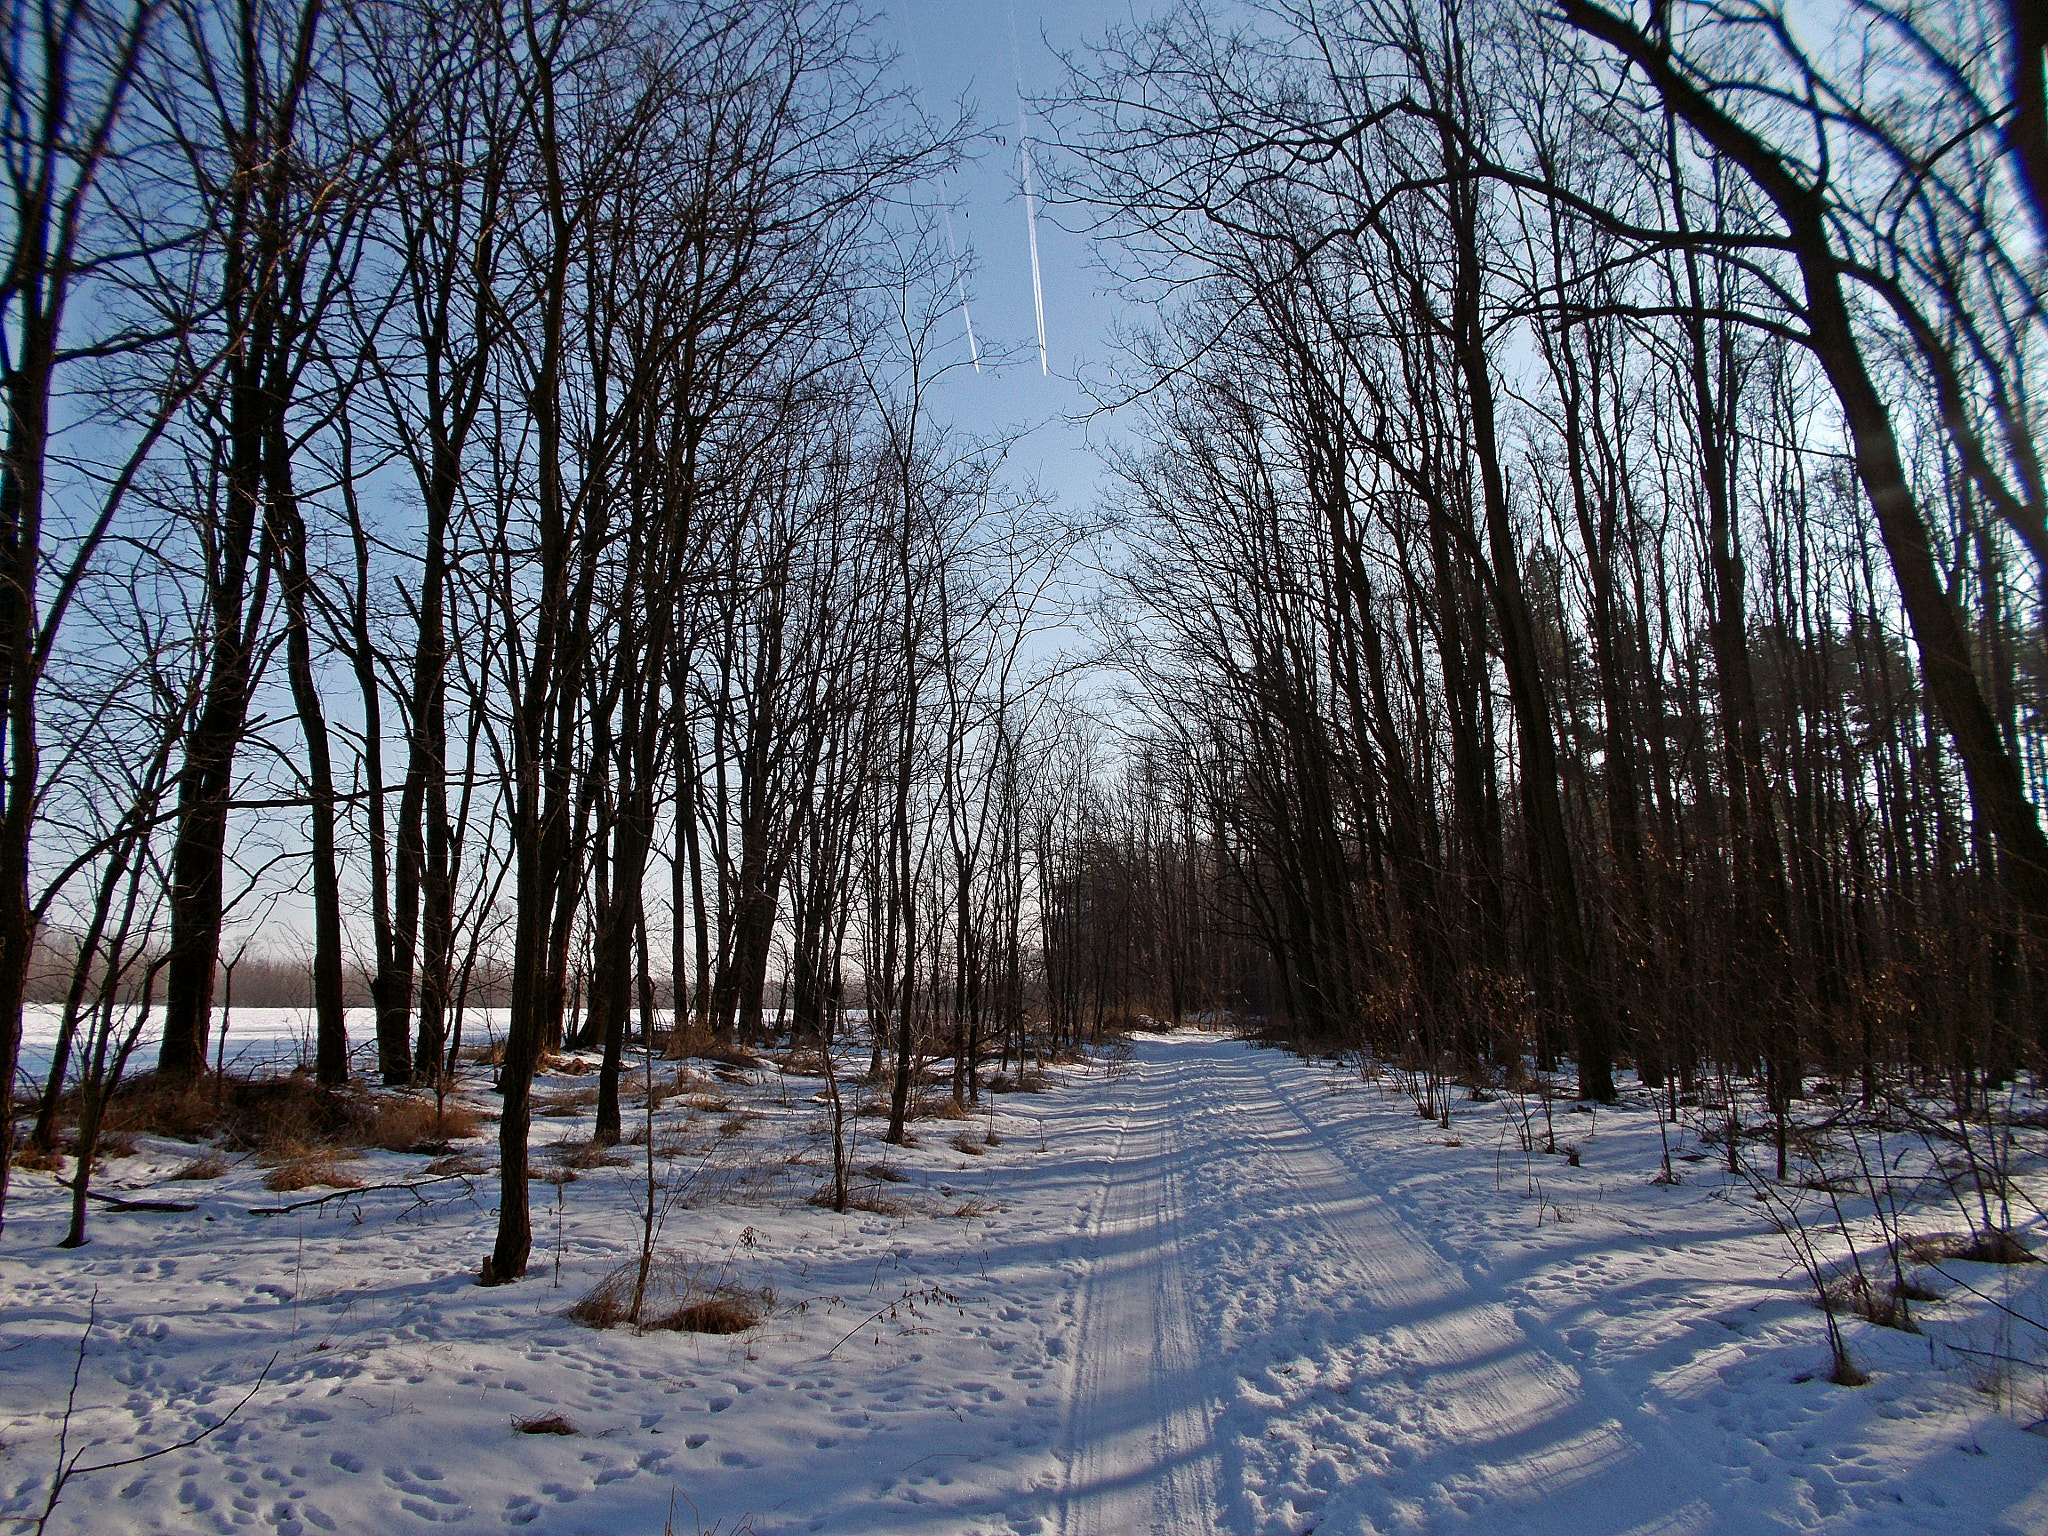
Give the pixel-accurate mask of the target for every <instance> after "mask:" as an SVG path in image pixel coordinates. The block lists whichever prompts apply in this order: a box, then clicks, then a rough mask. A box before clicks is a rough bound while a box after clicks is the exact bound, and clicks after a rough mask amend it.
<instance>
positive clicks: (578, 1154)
mask: <svg viewBox="0 0 2048 1536" xmlns="http://www.w3.org/2000/svg"><path fill="white" fill-rule="evenodd" d="M540 1155H541V1156H542V1157H543V1158H545V1159H547V1161H548V1162H549V1163H551V1164H553V1165H554V1166H555V1167H557V1168H562V1169H568V1170H572V1171H574V1172H578V1173H581V1172H584V1171H587V1170H588V1169H591V1168H624V1167H626V1166H627V1165H628V1164H629V1163H631V1162H632V1161H633V1159H632V1158H631V1157H630V1156H628V1155H627V1154H626V1153H624V1152H621V1151H620V1150H619V1149H618V1148H616V1147H600V1146H599V1145H598V1144H597V1143H596V1142H594V1141H558V1142H556V1143H555V1144H554V1145H553V1146H549V1147H542V1148H541V1149H540ZM564 1182H574V1181H573V1180H565V1181H564Z"/></svg>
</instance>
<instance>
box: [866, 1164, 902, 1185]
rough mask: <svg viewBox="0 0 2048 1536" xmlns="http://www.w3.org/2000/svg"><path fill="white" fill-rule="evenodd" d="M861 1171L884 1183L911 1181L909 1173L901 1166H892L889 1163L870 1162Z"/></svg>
mask: <svg viewBox="0 0 2048 1536" xmlns="http://www.w3.org/2000/svg"><path fill="white" fill-rule="evenodd" d="M861 1172H862V1173H864V1174H866V1175H867V1176H868V1177H869V1178H871V1179H876V1180H879V1181H880V1182H882V1183H884V1184H908V1183H909V1182H910V1175H909V1174H907V1173H905V1172H904V1171H903V1170H902V1169H901V1168H892V1167H890V1166H889V1165H888V1164H887V1163H869V1164H868V1165H867V1167H865V1168H863V1169H861Z"/></svg>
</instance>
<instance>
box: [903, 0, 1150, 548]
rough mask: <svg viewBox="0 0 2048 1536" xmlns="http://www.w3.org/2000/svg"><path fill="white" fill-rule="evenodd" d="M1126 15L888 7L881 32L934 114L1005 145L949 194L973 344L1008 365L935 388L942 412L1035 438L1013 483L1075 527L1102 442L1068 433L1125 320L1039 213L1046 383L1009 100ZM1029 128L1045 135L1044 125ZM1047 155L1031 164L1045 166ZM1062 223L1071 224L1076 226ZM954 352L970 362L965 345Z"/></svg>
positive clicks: (917, 0)
mask: <svg viewBox="0 0 2048 1536" xmlns="http://www.w3.org/2000/svg"><path fill="white" fill-rule="evenodd" d="M1131 15H1132V12H1131V11H1130V10H1129V9H1128V8H1127V7H1103V6H1101V5H1090V4H1077V3H1071V0H1066V3H1060V4H1055V5H1031V6H1026V5H1024V4H1018V5H1016V6H1015V7H1014V8H1013V7H1012V6H1011V5H1010V4H1008V3H1006V0H965V3H947V0H888V3H887V5H886V9H885V12H884V15H883V19H882V24H881V33H882V35H883V36H884V37H885V38H889V39H891V40H893V41H894V42H895V43H896V45H897V46H898V47H899V48H901V49H902V50H903V68H904V72H905V74H906V75H908V76H909V77H910V78H911V79H913V80H915V81H918V82H920V84H921V89H922V91H923V94H924V98H925V102H926V105H927V106H928V107H930V108H932V109H934V110H937V109H939V108H941V107H942V106H944V105H945V104H946V103H948V102H951V101H955V100H958V99H961V98H963V97H964V98H965V99H966V100H967V102H968V103H969V105H970V106H972V107H974V108H976V109H977V110H978V112H979V115H980V117H981V119H982V120H983V121H984V122H985V123H987V124H989V125H990V126H991V127H993V128H994V129H995V130H996V131H997V132H999V133H1000V134H1001V135H1002V140H1003V142H1002V143H1000V144H992V145H990V146H989V147H988V149H987V150H986V152H985V153H984V154H983V155H982V157H981V159H980V160H979V162H978V163H976V164H974V165H971V166H969V167H968V168H967V169H966V170H965V171H963V172H962V173H961V174H960V175H959V176H957V177H956V178H955V179H954V181H953V183H952V185H951V186H950V188H949V192H950V194H951V196H952V198H953V200H954V202H955V204H956V211H955V213H954V216H953V229H954V234H955V237H956V238H957V239H958V241H959V242H960V245H961V247H962V250H963V253H964V252H966V251H970V250H971V252H972V254H973V260H974V264H975V271H974V274H973V276H972V278H971V287H970V290H969V300H970V308H971V310H972V313H973V316H974V327H975V331H976V333H977V335H978V336H980V337H981V338H982V339H983V340H984V342H985V343H990V342H1000V343H1003V344H1005V345H1006V346H1007V348H1008V350H1009V351H1010V353H1011V354H1012V360H1011V361H1010V363H1009V364H1008V365H1007V366H1006V367H1004V368H1003V369H1001V370H1000V371H996V370H993V369H987V370H984V371H983V372H981V373H980V374H978V375H977V374H976V373H974V372H973V371H972V370H969V369H961V370H956V371H955V372H953V373H952V374H950V375H949V376H948V378H947V379H946V381H945V383H944V384H943V385H942V396H941V399H940V402H939V404H940V406H941V409H942V410H943V411H944V413H945V414H946V415H948V416H949V417H951V419H953V420H954V421H955V422H956V423H958V424H959V425H960V426H961V427H963V428H965V429H968V430H970V431H976V430H988V429H994V428H1002V427H1013V426H1024V425H1034V424H1035V429H1034V430H1033V431H1031V432H1030V434H1029V435H1028V436H1027V437H1025V438H1024V439H1023V440H1022V441H1021V442H1020V443H1019V444H1018V445H1017V448H1016V450H1015V453H1014V455H1013V458H1012V461H1011V470H1012V475H1013V478H1026V477H1028V478H1032V479H1035V480H1036V481H1037V482H1038V483H1039V484H1040V486H1041V487H1042V488H1043V489H1045V490H1047V491H1049V492H1051V493H1053V494H1054V495H1056V496H1057V498H1058V500H1059V502H1060V504H1061V506H1062V507H1063V508H1064V509H1065V510H1066V511H1068V512H1071V513H1083V514H1085V513H1086V512H1087V511H1088V510H1089V507H1090V503H1091V502H1092V500H1093V498H1094V491H1095V485H1096V481H1097V477H1098V474H1099V463H1098V460H1097V459H1096V457H1095V455H1094V453H1093V451H1092V450H1091V448H1090V446H1089V445H1090V443H1091V441H1099V440H1100V439H1101V438H1102V437H1103V435H1104V434H1105V432H1106V431H1107V427H1106V425H1104V424H1101V423H1098V424H1096V425H1094V426H1092V427H1089V426H1084V425H1082V424H1080V423H1079V422H1077V421H1076V420H1075V418H1077V417H1078V416H1079V415H1080V414H1082V413H1083V412H1085V411H1086V410H1087V409H1088V405H1089V402H1088V400H1087V397H1086V396H1085V395H1084V394H1083V393H1082V392H1081V390H1080V389H1079V388H1078V387H1077V385H1076V383H1075V377H1076V375H1077V374H1078V373H1081V372H1083V371H1086V372H1088V373H1091V374H1095V375H1098V376H1099V375H1100V373H1101V372H1102V369H1103V366H1104V364H1105V363H1106V362H1107V361H1108V359H1109V356H1110V341H1109V334H1108V333H1109V330H1110V327H1111V325H1112V323H1113V321H1114V320H1115V319H1116V317H1117V312H1118V308H1119V306H1118V304H1117V303H1116V301H1115V300H1114V299H1113V297H1112V296H1111V295H1109V294H1108V293H1106V292H1105V291H1104V289H1105V286H1106V280H1105V279H1104V276H1103V274H1101V273H1100V272H1098V271H1096V270H1095V269H1094V268H1093V267H1092V266H1091V264H1090V261H1089V251H1088V243H1087V241H1086V240H1085V239H1084V238H1083V237H1081V236H1079V235H1075V234H1070V233H1068V232H1067V231H1066V230H1064V229H1062V228H1060V227H1059V224H1058V223H1057V222H1055V220H1056V218H1058V217H1060V216H1059V215H1057V214H1052V215H1049V214H1048V212H1047V210H1046V209H1045V208H1044V207H1043V206H1042V205H1041V207H1040V210H1039V220H1038V238H1039V267H1040V273H1041V278H1042V281H1043V284H1044V292H1045V321H1046V340H1047V351H1048V354H1049V363H1050V370H1051V371H1050V375H1049V376H1046V375H1041V374H1040V372H1039V364H1038V356H1037V335H1036V331H1037V327H1036V323H1035V321H1034V317H1033V306H1032V291H1031V259H1030V251H1029V247H1028V242H1027V237H1026V229H1025V217H1024V204H1023V200H1022V198H1021V196H1020V190H1019V181H1018V174H1019V172H1018V156H1017V92H1018V85H1019V83H1020V80H1021V84H1022V88H1023V91H1024V94H1025V95H1026V96H1027V97H1028V96H1033V95H1041V96H1042V95H1044V94H1047V93H1049V92H1051V91H1053V90H1055V89H1056V88H1057V87H1058V85H1059V83H1060V80H1061V65H1060V62H1059V59H1058V58H1057V57H1056V54H1055V50H1076V49H1080V48H1081V47H1083V46H1084V45H1085V44H1087V43H1089V42H1092V41H1095V40H1097V39H1099V38H1100V37H1101V36H1102V34H1103V32H1104V30H1105V29H1106V28H1107V26H1108V25H1110V23H1111V22H1112V21H1115V20H1128V19H1130V17H1131ZM1013 26H1014V31H1013ZM1013 38H1014V48H1013ZM1033 126H1034V132H1036V133H1039V134H1042V133H1043V132H1044V131H1045V129H1044V126H1043V124H1040V123H1036V122H1034V125H1033ZM1047 153H1048V152H1047V151H1045V150H1043V149H1041V150H1040V151H1039V159H1040V161H1041V163H1043V160H1044V158H1045V156H1046V154H1047ZM1067 221H1068V222H1069V223H1071V222H1073V217H1072V215H1071V214H1069V215H1068V216H1067ZM957 345H958V347H959V349H960V352H961V355H962V357H963V358H964V356H965V355H966V338H965V335H964V333H963V334H961V335H960V336H959V339H958V342H957Z"/></svg>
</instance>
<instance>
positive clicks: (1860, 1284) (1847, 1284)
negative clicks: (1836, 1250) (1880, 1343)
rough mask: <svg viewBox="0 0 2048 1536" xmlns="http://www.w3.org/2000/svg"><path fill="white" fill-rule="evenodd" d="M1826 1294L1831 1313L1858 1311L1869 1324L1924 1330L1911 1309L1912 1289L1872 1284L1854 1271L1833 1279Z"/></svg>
mask: <svg viewBox="0 0 2048 1536" xmlns="http://www.w3.org/2000/svg"><path fill="white" fill-rule="evenodd" d="M1922 1289H1924V1287H1923V1288H1922ZM1824 1294H1825V1296H1826V1298H1827V1309H1828V1310H1829V1311H1830V1312H1850V1313H1854V1314H1855V1315H1856V1316H1857V1317H1860V1318H1862V1319H1863V1320H1864V1321H1865V1322H1866V1323H1874V1324H1875V1325H1876V1326H1878V1327H1879V1328H1897V1329H1900V1330H1901V1331H1903V1332H1906V1333H1918V1332H1919V1331H1920V1329H1919V1326H1918V1325H1917V1324H1916V1323H1914V1321H1913V1315H1912V1312H1911V1310H1910V1309H1909V1308H1908V1307H1907V1305H1906V1303H1907V1302H1908V1301H1911V1300H1914V1299H1916V1298H1915V1297H1914V1296H1913V1294H1912V1291H1911V1290H1910V1289H1909V1290H1908V1291H1906V1292H1904V1293H1903V1294H1902V1293H1901V1292H1899V1291H1897V1290H1895V1289H1894V1288H1892V1287H1889V1286H1886V1287H1879V1286H1875V1285H1872V1284H1871V1283H1870V1282H1869V1280H1868V1279H1867V1278H1866V1277H1864V1276H1862V1275H1857V1274H1854V1273H1851V1274H1846V1275H1841V1276H1838V1277H1837V1278H1836V1279H1834V1280H1833V1281H1831V1282H1829V1284H1828V1287H1827V1290H1826V1291H1825V1293H1824ZM1918 1299H1922V1300H1925V1299H1927V1298H1925V1297H1921V1298H1918ZM1837 1385H1840V1383H1837Z"/></svg>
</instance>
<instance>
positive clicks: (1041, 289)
mask: <svg viewBox="0 0 2048 1536" xmlns="http://www.w3.org/2000/svg"><path fill="white" fill-rule="evenodd" d="M1010 67H1011V70H1012V71H1013V73H1014V74H1015V75H1016V78H1017V153H1018V155H1019V157H1020V158H1021V159H1022V160H1023V162H1024V228H1025V231H1026V232H1027V233H1028V234H1029V235H1030V236H1031V303H1032V307H1033V308H1034V309H1036V310H1037V312H1038V371H1039V373H1040V375H1046V374H1050V373H1051V372H1052V369H1051V367H1050V365H1049V364H1048V363H1047V362H1046V351H1045V282H1044V280H1043V279H1042V278H1041V277H1040V276H1039V273H1038V196H1037V194H1036V192H1034V191H1033V189H1032V186H1031V120H1030V118H1028V117H1027V116H1026V115H1025V112H1024V54H1023V51H1022V50H1021V49H1019V48H1018V46H1017V7H1016V6H1015V5H1014V4H1012V5H1011V6H1010Z"/></svg>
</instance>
